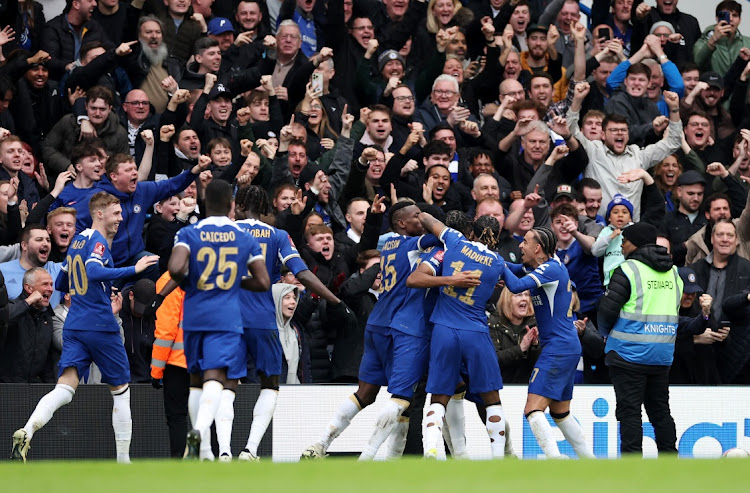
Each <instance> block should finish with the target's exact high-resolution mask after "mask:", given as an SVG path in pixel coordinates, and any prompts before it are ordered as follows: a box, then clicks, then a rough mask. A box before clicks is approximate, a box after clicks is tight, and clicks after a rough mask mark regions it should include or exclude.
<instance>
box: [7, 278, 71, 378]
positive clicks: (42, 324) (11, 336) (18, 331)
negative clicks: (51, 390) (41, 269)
mask: <svg viewBox="0 0 750 493" xmlns="http://www.w3.org/2000/svg"><path fill="white" fill-rule="evenodd" d="M2 292H3V293H5V287H4V286H3V290H2ZM0 296H2V295H1V294H0ZM26 297H27V295H26V292H25V291H24V292H23V293H22V294H21V296H19V297H18V298H17V299H15V300H13V301H11V302H10V304H9V305H7V306H9V307H10V310H9V311H10V323H9V325H8V335H7V337H6V338H5V344H4V345H3V347H2V350H0V382H3V383H52V382H54V381H55V363H56V360H57V359H58V357H59V354H58V352H57V351H56V350H55V349H54V348H53V346H52V316H53V312H52V308H49V307H47V308H44V309H42V310H36V309H34V308H30V307H29V306H28V305H27V304H26V302H25V301H24V300H25V299H26ZM6 299H7V294H6ZM6 310H7V308H6Z"/></svg>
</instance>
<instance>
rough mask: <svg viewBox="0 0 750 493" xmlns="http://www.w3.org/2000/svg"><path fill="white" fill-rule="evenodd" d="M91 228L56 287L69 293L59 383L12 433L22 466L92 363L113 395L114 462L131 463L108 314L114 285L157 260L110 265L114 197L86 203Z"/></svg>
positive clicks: (123, 385) (125, 390)
mask: <svg viewBox="0 0 750 493" xmlns="http://www.w3.org/2000/svg"><path fill="white" fill-rule="evenodd" d="M89 212H90V213H91V218H92V224H91V228H90V229H86V230H84V231H82V232H81V233H80V234H79V235H77V236H76V237H75V238H73V241H72V242H71V244H70V247H69V249H68V255H67V257H66V259H65V262H63V266H62V271H61V272H60V274H59V275H58V277H57V281H56V283H55V289H57V290H58V291H60V292H65V291H67V292H69V293H70V297H71V305H70V311H69V312H68V317H67V318H66V319H65V325H64V326H63V350H62V355H61V357H60V363H59V365H58V366H59V368H60V373H59V375H58V379H57V385H55V388H54V389H53V390H52V391H51V392H49V393H48V394H47V395H45V396H44V397H42V398H41V399H40V400H39V403H38V404H37V405H36V409H34V412H33V413H32V414H31V417H29V420H28V421H27V422H26V426H24V427H23V428H21V429H20V430H16V432H15V433H13V449H12V452H11V458H12V459H15V460H23V461H24V462H26V456H27V454H28V452H29V448H30V445H29V444H30V442H31V438H32V437H33V436H34V433H36V432H37V431H38V430H40V429H41V428H42V427H43V426H44V425H46V424H47V423H48V422H49V420H50V419H52V416H53V415H54V413H55V411H57V410H58V409H60V408H61V407H62V406H64V405H66V404H68V403H70V401H71V400H72V399H73V395H74V394H75V392H76V389H77V388H78V381H79V377H80V375H82V374H83V373H85V372H87V371H88V368H89V366H90V365H91V362H92V361H93V362H94V363H96V365H97V366H98V367H99V369H100V370H101V373H102V381H103V382H104V383H106V384H108V385H109V391H110V393H111V394H112V400H113V405H112V428H114V432H115V448H116V450H117V462H120V463H129V462H130V438H131V436H132V434H133V420H132V418H131V415H130V388H129V387H128V382H130V366H129V364H128V357H127V354H126V353H125V347H124V346H123V344H122V339H121V338H120V326H119V325H118V323H117V320H116V319H115V316H114V314H113V313H112V306H111V301H112V300H111V295H112V284H113V283H112V281H115V280H119V279H127V278H129V277H133V276H135V275H136V274H139V273H141V272H143V271H144V270H146V269H147V268H148V267H149V266H151V265H154V264H155V263H157V262H158V261H159V257H157V256H155V255H151V256H146V257H142V258H141V259H140V260H138V262H136V264H135V265H134V266H130V267H119V268H115V267H113V265H114V263H113V261H112V254H111V252H110V248H111V247H112V240H113V239H114V237H115V234H117V228H118V227H119V225H120V222H122V207H121V206H120V201H119V200H118V199H117V197H115V196H113V195H110V194H108V193H106V192H99V193H97V194H95V195H94V196H92V197H91V200H90V202H89Z"/></svg>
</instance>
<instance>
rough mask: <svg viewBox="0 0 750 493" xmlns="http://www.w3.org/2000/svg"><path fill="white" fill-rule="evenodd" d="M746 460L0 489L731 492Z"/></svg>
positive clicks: (320, 465) (224, 469) (199, 475)
mask: <svg viewBox="0 0 750 493" xmlns="http://www.w3.org/2000/svg"><path fill="white" fill-rule="evenodd" d="M748 466H750V460H748V459H721V460H687V459H677V458H662V459H656V460H642V459H633V458H628V459H621V460H596V461H593V460H591V461H577V460H563V461H519V460H513V459H508V460H505V461H502V462H497V461H495V462H493V461H483V462H469V461H462V462H457V461H447V462H433V461H429V462H428V461H424V460H421V459H404V460H401V461H398V462H386V463H384V462H376V463H358V462H356V461H355V460H354V459H349V458H336V459H332V458H329V459H327V460H324V461H305V462H301V463H299V464H274V463H272V462H270V460H266V461H264V462H261V463H237V462H235V463H232V464H223V463H198V462H181V461H168V460H164V461H136V462H134V463H133V464H132V465H129V466H120V465H118V464H115V463H114V461H112V462H104V461H102V462H74V461H71V462H44V461H40V462H29V463H27V464H25V465H24V464H19V463H8V462H4V463H2V464H1V465H0V477H1V478H2V490H3V491H25V492H47V491H49V492H54V493H65V492H75V493H82V492H88V491H91V492H94V491H95V492H101V493H116V492H127V493H150V492H170V493H171V492H177V493H188V492H196V493H224V492H228V491H256V492H272V493H286V492H290V493H298V492H299V493H301V492H326V493H336V492H346V493H363V492H378V493H392V492H395V491H410V492H429V491H441V492H442V491H445V492H457V493H474V492H478V493H479V492H493V491H495V492H532V491H550V492H568V491H569V492H576V493H588V492H592V493H618V492H627V493H633V492H638V493H641V492H644V491H654V492H659V493H678V492H679V493H683V492H691V491H696V492H701V493H707V492H714V491H715V492H734V491H748V490H749V489H750V486H748V484H747V470H748Z"/></svg>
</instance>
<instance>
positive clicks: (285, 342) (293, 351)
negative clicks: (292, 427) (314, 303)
mask: <svg viewBox="0 0 750 493" xmlns="http://www.w3.org/2000/svg"><path fill="white" fill-rule="evenodd" d="M271 289H272V291H273V304H274V306H275V307H276V326H277V327H278V328H279V340H280V341H281V347H282V349H283V350H284V358H285V359H286V363H287V368H288V370H287V376H286V383H287V384H297V383H300V382H299V378H298V377H297V368H298V367H299V358H300V350H299V341H298V340H297V333H296V331H295V330H294V329H293V328H292V325H291V321H292V320H291V319H289V320H284V315H283V314H282V310H281V300H282V299H283V298H284V296H286V295H287V294H288V293H290V292H294V295H295V296H296V297H297V301H299V291H298V290H297V287H296V286H295V285H293V284H284V283H278V284H274V285H273V286H271Z"/></svg>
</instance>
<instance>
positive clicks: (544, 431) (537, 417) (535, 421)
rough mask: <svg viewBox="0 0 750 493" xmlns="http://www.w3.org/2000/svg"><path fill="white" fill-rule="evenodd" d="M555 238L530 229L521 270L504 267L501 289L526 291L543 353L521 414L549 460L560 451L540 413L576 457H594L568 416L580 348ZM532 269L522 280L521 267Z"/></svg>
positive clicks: (543, 230)
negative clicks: (524, 416) (503, 282)
mask: <svg viewBox="0 0 750 493" xmlns="http://www.w3.org/2000/svg"><path fill="white" fill-rule="evenodd" d="M556 248H557V238H556V237H555V234H554V233H553V232H552V231H551V230H550V229H547V228H533V229H532V230H531V231H528V232H527V233H526V235H525V236H524V239H523V242H522V243H521V254H522V256H521V259H522V261H523V265H520V264H510V263H506V264H505V272H504V274H503V276H504V279H505V287H506V289H509V290H510V291H511V292H512V293H522V292H524V291H526V290H527V289H528V290H530V291H531V299H532V302H533V303H534V313H535V315H536V321H537V326H538V328H539V341H540V343H541V345H542V354H541V355H540V356H539V359H538V360H537V362H536V367H535V368H534V370H533V371H532V372H531V379H530V381H529V395H528V398H527V400H526V407H525V409H524V414H525V415H526V419H527V420H528V422H529V426H530V427H531V431H532V432H533V433H534V436H535V437H536V440H537V442H539V446H541V447H542V450H543V451H544V454H545V455H546V456H547V457H548V458H559V457H560V450H559V449H558V447H557V441H556V440H555V438H554V436H553V435H552V427H551V426H550V425H549V423H548V422H547V417H546V416H545V415H544V411H545V410H546V409H547V408H549V412H550V416H552V419H554V420H555V422H556V423H557V426H558V428H560V430H561V431H562V433H563V435H564V436H565V439H566V440H568V443H570V444H571V445H572V446H573V450H575V452H576V454H578V457H581V458H584V457H585V458H593V457H594V454H593V452H592V451H591V446H590V445H589V444H587V443H586V439H585V437H584V436H583V430H582V429H581V425H580V424H579V423H578V421H576V419H575V418H574V417H573V415H571V414H570V400H571V399H572V398H573V383H574V381H575V375H576V367H577V366H578V361H579V359H580V358H581V343H580V341H579V339H578V332H577V331H576V328H575V325H574V324H573V313H572V306H571V296H572V286H571V284H570V277H569V276H568V269H567V268H566V267H565V265H563V264H562V262H560V259H558V258H557V256H556V255H555V249H556ZM525 266H528V267H530V268H531V269H534V270H533V271H531V272H528V273H527V274H526V275H525V277H522V278H520V279H519V278H518V277H516V276H517V275H520V274H524V273H525V272H526V267H525Z"/></svg>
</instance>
